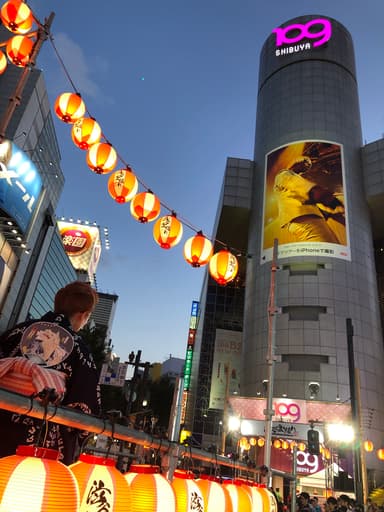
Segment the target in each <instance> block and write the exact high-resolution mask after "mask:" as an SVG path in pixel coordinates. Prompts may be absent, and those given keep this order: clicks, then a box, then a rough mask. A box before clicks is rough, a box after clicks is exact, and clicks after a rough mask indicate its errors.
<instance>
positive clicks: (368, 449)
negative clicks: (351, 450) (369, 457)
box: [363, 441, 373, 452]
mask: <svg viewBox="0 0 384 512" xmlns="http://www.w3.org/2000/svg"><path fill="white" fill-rule="evenodd" d="M363 446H364V450H365V451H366V452H373V443H372V441H364V445H363Z"/></svg>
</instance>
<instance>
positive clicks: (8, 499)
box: [0, 446, 79, 512]
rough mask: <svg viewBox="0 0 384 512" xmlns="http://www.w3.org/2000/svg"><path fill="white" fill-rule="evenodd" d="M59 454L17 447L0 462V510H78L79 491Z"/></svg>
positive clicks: (34, 448) (49, 511) (43, 511)
mask: <svg viewBox="0 0 384 512" xmlns="http://www.w3.org/2000/svg"><path fill="white" fill-rule="evenodd" d="M58 457H59V452H58V451H56V450H50V449H48V448H38V447H36V446H19V447H18V448H17V450H16V455H10V456H8V457H3V458H2V459H0V510H4V511H13V510H14V511H16V510H17V511H19V510H29V511H31V512H32V511H33V512H39V511H41V512H59V511H60V510H61V511H68V510H71V511H73V512H77V511H78V510H79V489H78V487H77V483H76V480H75V478H74V476H73V474H72V473H71V471H70V470H69V469H68V467H67V466H65V465H64V464H62V463H61V462H59V461H58V460H57V459H58Z"/></svg>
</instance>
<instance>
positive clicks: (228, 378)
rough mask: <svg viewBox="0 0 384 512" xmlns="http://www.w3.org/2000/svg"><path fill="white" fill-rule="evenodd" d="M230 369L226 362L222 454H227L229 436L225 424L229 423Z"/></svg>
mask: <svg viewBox="0 0 384 512" xmlns="http://www.w3.org/2000/svg"><path fill="white" fill-rule="evenodd" d="M230 371H231V366H230V364H229V363H225V365H224V375H225V391H224V405H223V424H222V430H221V454H222V455H225V440H226V437H227V431H226V429H225V425H226V424H227V425H228V418H227V416H228V397H229V382H230Z"/></svg>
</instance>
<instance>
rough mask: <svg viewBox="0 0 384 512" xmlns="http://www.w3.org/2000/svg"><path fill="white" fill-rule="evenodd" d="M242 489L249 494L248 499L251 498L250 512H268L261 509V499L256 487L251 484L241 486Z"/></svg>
mask: <svg viewBox="0 0 384 512" xmlns="http://www.w3.org/2000/svg"><path fill="white" fill-rule="evenodd" d="M243 489H244V490H245V491H246V492H247V493H248V494H249V497H250V498H251V502H252V512H260V511H262V512H269V510H268V509H267V510H264V508H263V498H262V495H261V493H260V491H259V489H258V487H255V486H254V485H251V484H246V485H243Z"/></svg>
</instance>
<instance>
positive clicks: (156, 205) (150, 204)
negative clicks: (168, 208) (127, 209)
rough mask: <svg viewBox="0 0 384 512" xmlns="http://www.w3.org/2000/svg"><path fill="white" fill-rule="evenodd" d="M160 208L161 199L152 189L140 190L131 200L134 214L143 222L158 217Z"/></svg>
mask: <svg viewBox="0 0 384 512" xmlns="http://www.w3.org/2000/svg"><path fill="white" fill-rule="evenodd" d="M160 209H161V206H160V201H159V200H158V198H157V197H156V196H155V195H154V194H153V193H152V192H150V191H148V192H140V193H139V194H137V195H136V196H135V197H134V198H133V199H132V201H131V214H132V216H133V217H134V218H135V219H136V220H138V221H139V222H142V223H143V224H144V223H145V222H152V221H153V220H155V219H157V217H158V216H159V215H160Z"/></svg>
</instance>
